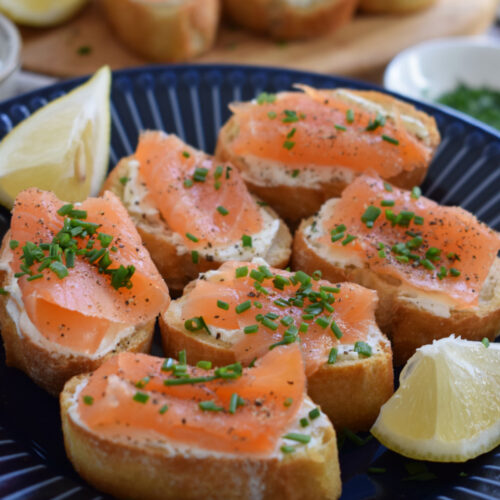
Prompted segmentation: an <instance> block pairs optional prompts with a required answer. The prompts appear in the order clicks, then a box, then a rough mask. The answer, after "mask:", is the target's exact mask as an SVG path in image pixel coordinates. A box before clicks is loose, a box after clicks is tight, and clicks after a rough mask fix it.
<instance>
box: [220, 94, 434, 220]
mask: <svg viewBox="0 0 500 500" xmlns="http://www.w3.org/2000/svg"><path fill="white" fill-rule="evenodd" d="M349 92H351V93H352V94H354V95H356V96H359V97H360V98H364V99H367V100H370V101H372V102H374V103H377V104H379V105H381V106H383V107H384V108H386V109H387V110H391V109H396V110H397V112H399V113H401V114H405V115H408V116H410V117H412V118H416V119H418V120H419V121H420V122H422V123H423V125H424V126H425V128H426V129H427V131H428V134H429V136H428V139H427V140H428V144H429V146H430V148H431V149H432V151H433V152H435V151H436V149H437V147H438V145H439V143H440V140H441V137H440V134H439V131H438V129H437V126H436V122H435V120H434V118H433V117H432V116H430V115H427V114H426V113H423V112H422V111H419V110H417V109H416V108H415V107H414V106H412V105H411V104H408V103H406V102H403V101H400V100H398V99H395V98H394V97H392V96H389V95H387V94H383V93H381V92H377V91H358V90H350V89H349ZM238 128H239V127H238V117H237V115H233V116H232V117H231V118H230V119H229V120H228V121H227V122H226V124H225V125H224V126H223V127H222V129H221V131H220V133H219V138H218V141H217V148H216V152H215V156H216V157H217V158H218V159H219V160H220V161H222V162H231V163H232V164H233V165H234V166H235V167H236V168H238V170H239V171H240V173H241V175H242V177H243V179H244V181H245V183H246V184H247V186H248V189H249V190H250V191H251V192H252V193H254V194H255V195H256V196H258V197H259V198H261V199H263V200H265V201H266V202H267V203H269V204H270V205H271V206H272V207H273V208H274V209H275V210H276V212H277V213H278V214H279V216H280V217H283V219H285V221H286V222H287V223H289V224H290V225H291V226H292V228H295V227H297V225H298V224H299V223H300V221H301V220H302V219H304V218H306V217H309V216H310V215H312V214H313V213H315V212H317V211H318V210H319V209H320V207H321V205H322V204H323V203H324V202H325V201H326V200H328V199H330V198H335V197H338V196H340V194H341V193H342V191H343V190H344V189H345V188H346V187H347V185H348V183H347V182H346V181H345V180H344V179H341V178H336V177H335V175H334V172H332V176H331V179H329V180H328V181H323V182H321V183H318V185H317V186H315V187H314V188H312V187H305V186H302V185H300V183H297V185H295V186H289V185H284V184H275V185H265V184H261V183H259V182H258V180H256V179H255V178H254V177H253V176H252V175H251V169H250V168H249V165H248V160H247V158H246V157H244V156H237V155H234V154H233V152H232V148H231V142H232V137H233V135H234V130H238ZM267 168H269V169H272V168H273V166H272V165H269V166H267ZM324 168H325V169H328V168H329V167H324ZM427 168H428V166H426V167H422V166H416V167H415V168H411V169H405V170H402V171H401V172H400V173H399V174H397V175H395V176H392V177H385V180H387V181H388V182H390V183H391V184H394V185H395V186H398V187H401V188H404V189H411V188H412V187H413V186H418V185H420V184H421V183H422V182H423V180H424V178H425V175H426V173H427ZM332 170H333V169H332ZM362 173H363V172H358V173H356V172H354V175H361V174H362Z"/></svg>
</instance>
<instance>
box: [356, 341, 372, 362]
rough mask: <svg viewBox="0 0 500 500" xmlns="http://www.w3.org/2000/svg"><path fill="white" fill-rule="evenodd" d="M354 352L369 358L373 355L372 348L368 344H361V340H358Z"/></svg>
mask: <svg viewBox="0 0 500 500" xmlns="http://www.w3.org/2000/svg"><path fill="white" fill-rule="evenodd" d="M354 352H357V353H358V354H361V356H365V357H366V358H369V357H370V356H371V355H372V348H371V346H370V345H368V344H367V343H366V342H361V341H360V340H358V341H357V342H356V343H355V344H354Z"/></svg>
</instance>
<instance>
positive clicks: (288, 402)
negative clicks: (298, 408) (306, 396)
mask: <svg viewBox="0 0 500 500" xmlns="http://www.w3.org/2000/svg"><path fill="white" fill-rule="evenodd" d="M292 405H293V398H286V399H285V401H283V406H286V407H287V408H288V407H289V406H292Z"/></svg>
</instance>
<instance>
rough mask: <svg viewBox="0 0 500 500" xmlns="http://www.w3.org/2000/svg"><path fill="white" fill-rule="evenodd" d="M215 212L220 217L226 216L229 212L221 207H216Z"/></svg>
mask: <svg viewBox="0 0 500 500" xmlns="http://www.w3.org/2000/svg"><path fill="white" fill-rule="evenodd" d="M217 212H219V213H220V214H221V215H227V214H228V213H229V210H227V209H226V208H224V207H223V206H218V207H217Z"/></svg>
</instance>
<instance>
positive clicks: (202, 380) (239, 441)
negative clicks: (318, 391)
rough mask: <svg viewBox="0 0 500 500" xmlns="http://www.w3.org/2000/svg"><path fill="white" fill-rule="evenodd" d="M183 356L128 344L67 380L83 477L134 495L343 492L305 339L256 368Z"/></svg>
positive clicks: (71, 442)
mask: <svg viewBox="0 0 500 500" xmlns="http://www.w3.org/2000/svg"><path fill="white" fill-rule="evenodd" d="M187 360H189V357H186V352H185V351H181V352H180V353H179V361H176V360H175V359H173V358H167V359H162V358H157V357H152V356H148V355H144V354H132V353H121V354H119V355H117V356H114V357H113V358H111V359H110V360H108V361H107V362H106V363H105V364H103V365H102V366H101V367H100V368H98V369H97V370H96V371H95V372H94V373H92V374H91V375H82V376H79V377H75V378H73V379H72V380H71V381H69V382H68V383H67V384H66V386H65V389H64V391H63V393H62V395H61V411H62V420H63V431H64V438H65V445H66V450H67V454H68V456H69V458H70V460H71V461H72V462H73V464H74V466H75V468H76V469H77V470H78V472H79V473H80V474H81V475H82V476H83V477H84V478H85V479H86V480H88V481H89V482H90V483H92V484H94V485H95V486H96V487H97V488H99V489H101V490H102V491H106V492H107V493H111V494H113V495H114V496H118V497H126V498H140V499H153V498H154V499H156V498H157V499H160V498H161V499H176V500H177V499H194V498H227V499H247V498H248V499H257V498H258V499H271V498H272V499H274V498H280V499H281V498H283V499H285V498H286V499H288V498H305V497H306V496H308V495H310V494H314V497H315V498H322V499H323V498H324V499H327V498H328V499H335V498H338V496H339V495H340V475H339V465H338V458H337V447H336V439H335V431H334V430H333V427H332V425H331V423H330V422H329V421H328V419H327V417H326V416H325V415H324V413H322V412H321V410H320V409H319V408H318V407H317V406H316V405H314V403H313V402H312V401H311V400H310V399H309V398H308V397H307V395H306V377H305V375H304V367H303V360H302V355H301V352H300V349H299V347H298V345H291V346H281V347H279V348H277V349H275V350H273V351H271V352H269V353H268V354H267V355H266V356H264V357H263V358H261V359H259V360H258V361H257V362H256V363H255V365H254V366H253V367H252V368H243V367H242V365H241V364H240V363H232V364H230V365H227V366H222V367H218V368H213V367H212V364H211V363H210V362H209V361H207V360H203V361H199V362H198V363H197V364H196V366H189V365H188V364H187V362H186V361H187ZM298 471H301V473H300V474H299V473H298ZM194 472H196V476H194V475H193V474H194Z"/></svg>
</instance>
